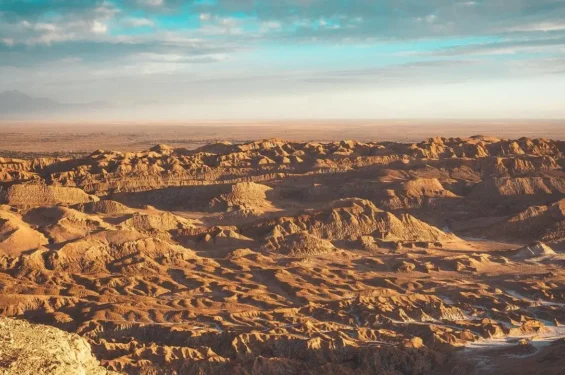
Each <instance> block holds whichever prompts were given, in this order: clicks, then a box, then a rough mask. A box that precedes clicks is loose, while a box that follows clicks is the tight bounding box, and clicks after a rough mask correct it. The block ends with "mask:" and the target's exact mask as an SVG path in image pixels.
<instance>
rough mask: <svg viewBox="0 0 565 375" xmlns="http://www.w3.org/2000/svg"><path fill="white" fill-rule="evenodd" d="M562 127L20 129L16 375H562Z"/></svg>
mask: <svg viewBox="0 0 565 375" xmlns="http://www.w3.org/2000/svg"><path fill="white" fill-rule="evenodd" d="M564 125H565V124H563V123H561V122H557V121H555V122H551V121H546V122H540V123H537V124H532V123H527V122H524V123H503V122H501V123H499V124H498V126H496V124H495V123H493V122H479V123H477V122H475V123H458V124H451V125H450V124H449V122H444V123H441V124H436V125H433V124H432V125H431V124H417V125H414V124H410V123H409V122H406V123H395V124H391V123H388V124H387V123H384V122H383V123H379V124H374V123H366V122H351V123H349V124H348V125H347V126H344V125H343V124H341V125H340V124H339V123H337V122H332V123H319V124H313V123H311V122H310V123H292V124H288V126H286V127H281V126H280V123H268V124H254V125H250V124H234V125H232V126H233V128H230V127H228V126H227V125H226V124H200V125H198V126H182V125H167V126H164V127H159V126H157V125H151V126H149V125H143V126H141V125H139V126H133V127H132V125H131V124H130V125H124V124H117V125H115V126H110V125H109V126H106V127H103V126H99V127H96V126H94V125H84V126H78V125H71V124H67V125H60V126H47V125H44V124H43V125H42V124H20V123H10V124H8V123H3V124H1V125H0V136H1V138H0V139H1V140H0V203H1V206H0V315H1V316H2V317H1V318H0V373H3V374H10V375H23V374H61V375H62V374H75V373H76V374H96V375H98V374H107V373H111V374H116V373H117V374H132V375H157V374H159V375H161V374H163V375H164V374H177V375H181V374H322V373H323V374H382V375H404V374H410V375H425V374H453V375H465V374H498V375H506V374H508V375H510V374H526V373H527V374H562V373H564V372H565V326H564V324H565V269H564V266H565V169H564V168H565V127H564ZM479 134H482V135H479Z"/></svg>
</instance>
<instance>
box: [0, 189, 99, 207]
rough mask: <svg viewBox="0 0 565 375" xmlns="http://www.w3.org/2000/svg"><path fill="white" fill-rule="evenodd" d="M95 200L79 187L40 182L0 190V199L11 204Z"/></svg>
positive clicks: (70, 203)
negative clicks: (49, 184) (50, 184)
mask: <svg viewBox="0 0 565 375" xmlns="http://www.w3.org/2000/svg"><path fill="white" fill-rule="evenodd" d="M97 200H98V198H97V197H95V196H92V195H88V194H86V193H85V192H84V191H83V190H81V189H79V188H74V187H59V186H48V185H42V184H17V185H12V186H10V187H8V188H5V189H3V190H2V191H0V201H1V202H3V203H5V204H8V205H11V206H53V205H58V204H62V205H73V204H79V203H88V202H93V201H97Z"/></svg>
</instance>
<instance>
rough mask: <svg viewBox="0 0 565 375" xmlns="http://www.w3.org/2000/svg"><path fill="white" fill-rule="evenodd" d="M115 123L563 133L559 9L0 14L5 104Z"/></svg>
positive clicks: (197, 7) (416, 2) (248, 5)
mask: <svg viewBox="0 0 565 375" xmlns="http://www.w3.org/2000/svg"><path fill="white" fill-rule="evenodd" d="M5 90H19V91H21V92H24V93H26V94H28V95H31V96H34V97H46V98H50V99H53V100H56V101H59V102H62V103H88V102H95V101H103V102H107V103H108V106H107V107H103V108H101V109H98V110H97V111H98V112H97V113H92V114H84V116H103V117H107V118H112V119H117V120H139V119H148V120H149V119H150V120H193V119H207V120H216V119H217V120H230V119H246V120H252V119H314V118H315V119H324V118H328V119H356V118H363V119H369V118H375V119H387V118H403V119H404V118H421V119H424V118H462V119H469V118H505V119H510V118H519V119H524V118H532V119H535V118H539V119H544V118H551V119H561V118H565V0H475V1H464V0H461V1H458V0H356V1H347V0H287V1H283V0H270V1H263V0H187V1H181V0H101V1H96V0H94V1H88V0H0V92H2V91H5Z"/></svg>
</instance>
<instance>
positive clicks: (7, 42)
mask: <svg viewBox="0 0 565 375" xmlns="http://www.w3.org/2000/svg"><path fill="white" fill-rule="evenodd" d="M2 43H3V44H5V45H7V46H8V47H12V46H13V45H14V44H15V42H14V39H12V38H3V39H2Z"/></svg>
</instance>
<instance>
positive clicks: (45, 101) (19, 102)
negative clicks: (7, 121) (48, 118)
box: [0, 90, 112, 116]
mask: <svg viewBox="0 0 565 375" xmlns="http://www.w3.org/2000/svg"><path fill="white" fill-rule="evenodd" d="M109 108H112V105H111V104H110V103H107V102H103V101H96V102H88V103H62V102H58V101H56V100H53V99H49V98H43V97H34V96H30V95H27V94H25V93H23V92H21V91H17V90H9V91H4V92H2V93H0V114H1V115H17V116H19V115H34V114H50V113H53V114H64V113H76V112H78V111H87V112H90V111H97V110H103V109H109Z"/></svg>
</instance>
